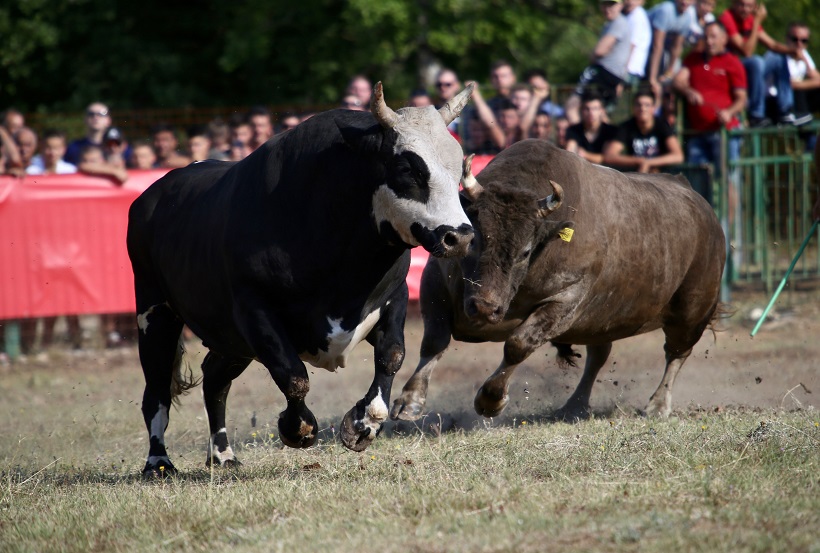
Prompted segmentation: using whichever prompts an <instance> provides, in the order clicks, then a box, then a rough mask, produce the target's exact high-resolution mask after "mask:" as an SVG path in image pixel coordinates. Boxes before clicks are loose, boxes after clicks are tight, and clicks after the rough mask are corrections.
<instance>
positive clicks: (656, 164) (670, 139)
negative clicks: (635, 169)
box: [639, 134, 683, 173]
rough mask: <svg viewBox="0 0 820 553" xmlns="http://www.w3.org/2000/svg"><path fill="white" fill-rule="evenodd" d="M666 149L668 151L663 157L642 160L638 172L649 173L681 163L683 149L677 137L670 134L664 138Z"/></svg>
mask: <svg viewBox="0 0 820 553" xmlns="http://www.w3.org/2000/svg"><path fill="white" fill-rule="evenodd" d="M666 149H667V150H669V151H668V152H667V153H665V154H663V155H660V156H657V157H650V158H648V159H644V160H643V163H642V164H641V166H640V167H639V171H640V172H641V173H649V172H650V171H652V170H653V169H658V168H660V167H665V166H667V165H675V164H677V163H683V148H681V146H680V141H679V140H678V137H677V136H675V135H674V134H672V135H669V136H667V137H666Z"/></svg>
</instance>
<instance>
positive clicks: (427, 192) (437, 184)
mask: <svg viewBox="0 0 820 553" xmlns="http://www.w3.org/2000/svg"><path fill="white" fill-rule="evenodd" d="M470 91H471V89H469V88H468V89H465V90H464V91H463V92H462V93H461V94H460V95H459V96H457V97H456V98H454V99H453V100H451V103H454V107H453V109H452V112H454V113H455V115H457V114H458V112H460V111H461V108H463V106H464V104H466V103H467V100H468V99H469V93H470ZM387 109H388V110H389V109H390V108H387ZM445 109H446V106H445V108H442V109H441V110H436V109H435V108H433V107H426V108H402V109H400V110H398V111H396V112H392V111H391V112H390V114H391V115H392V117H393V119H392V120H391V121H390V122H391V123H392V125H391V127H392V129H393V130H394V131H395V133H396V142H395V145H394V147H393V160H392V162H391V163H390V166H389V168H388V173H387V179H386V182H385V183H384V184H383V185H381V186H380V187H379V188H378V189H377V190H376V192H375V193H374V195H373V215H374V217H375V219H376V224H377V225H378V226H379V228H380V230H381V231H382V232H383V233H393V232H394V233H395V234H397V235H398V237H399V238H400V239H401V240H402V242H404V243H406V244H408V245H410V246H419V245H420V246H422V247H424V248H425V249H426V250H427V251H429V252H430V253H431V254H433V255H435V256H438V257H453V256H462V255H464V254H465V253H466V252H467V248H468V246H469V244H470V240H471V239H472V237H473V230H472V227H471V226H470V221H469V219H468V218H467V216H466V215H465V214H464V210H463V209H462V208H461V203H460V201H459V198H458V185H459V180H460V179H461V167H462V158H463V154H462V151H461V147H460V146H459V144H458V142H456V140H455V139H454V138H453V137H452V135H451V134H450V133H449V131H448V130H447V123H448V121H447V117H446V112H445V113H442V112H443V111H444V110H445ZM374 111H376V110H374ZM378 118H379V115H378V114H377V119H378ZM380 122H381V121H380ZM382 125H385V123H384V122H382ZM385 126H386V125H385Z"/></svg>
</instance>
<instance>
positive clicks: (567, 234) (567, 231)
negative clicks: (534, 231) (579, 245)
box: [558, 227, 575, 242]
mask: <svg viewBox="0 0 820 553" xmlns="http://www.w3.org/2000/svg"><path fill="white" fill-rule="evenodd" d="M573 234H575V229H571V228H569V227H567V228H562V229H561V230H559V231H558V236H559V237H560V238H561V240H563V241H564V242H569V241H570V240H572V235H573Z"/></svg>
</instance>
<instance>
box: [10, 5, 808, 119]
mask: <svg viewBox="0 0 820 553" xmlns="http://www.w3.org/2000/svg"><path fill="white" fill-rule="evenodd" d="M815 2H816V0H781V1H780V2H778V4H777V6H774V5H771V6H769V14H770V15H769V19H768V20H767V22H766V28H767V30H768V31H769V33H770V34H771V35H772V36H774V37H775V38H778V39H782V37H783V34H784V30H785V26H786V24H787V23H788V21H790V20H791V19H795V18H799V19H803V20H805V21H807V22H808V23H809V25H810V26H811V27H812V28H814V29H817V30H818V32H820V12H818V11H817V10H816V9H815V6H814V5H813V4H814V3H815ZM726 4H727V0H724V1H723V2H722V3H719V5H718V9H717V12H718V13H720V12H722V11H723V10H724V9H725V7H726ZM602 23H603V21H602V19H601V16H600V14H599V13H598V9H597V5H596V4H595V3H594V2H590V1H588V0H586V1H584V0H507V1H501V0H470V1H467V0H437V1H434V0H412V1H411V0H380V1H379V2H373V1H372V0H346V1H345V0H301V1H299V2H289V1H288V2H286V1H284V0H236V1H234V2H217V1H216V0H200V1H199V2H196V3H194V2H168V1H165V2H159V1H157V0H145V1H144V2H141V3H139V5H138V6H137V5H135V4H133V3H125V2H116V1H115V2H111V1H110V0H13V1H12V2H11V3H10V4H7V5H4V6H0V36H2V37H3V40H2V41H0V42H2V44H0V109H2V108H3V107H7V106H12V105H13V106H15V107H18V108H19V109H23V110H27V111H40V112H54V111H61V110H62V111H70V110H79V109H81V108H82V107H83V106H84V105H86V104H87V103H88V102H90V101H92V100H96V99H100V100H103V101H106V102H110V103H112V104H114V105H116V106H118V107H120V108H127V107H132V108H139V107H184V106H240V105H249V104H255V103H263V104H268V105H271V104H285V103H295V104H322V103H325V104H328V103H334V102H336V101H338V99H339V96H340V94H341V91H342V90H343V88H344V86H345V84H346V82H347V80H348V79H349V78H350V77H351V76H352V75H354V74H357V73H364V74H366V75H368V76H370V77H371V78H373V79H374V80H382V81H384V82H385V83H386V84H387V85H388V86H389V91H390V97H391V98H394V99H395V98H399V97H400V96H397V95H403V94H406V93H407V92H409V90H410V89H411V88H414V87H416V86H425V87H429V86H430V84H431V80H432V76H433V74H434V72H435V70H436V69H438V68H439V67H443V66H446V67H452V68H454V69H455V70H456V71H457V72H458V73H459V75H460V76H461V78H462V80H468V79H474V80H478V81H485V80H486V77H487V74H488V68H489V65H490V63H491V62H492V61H494V60H495V59H499V58H504V59H508V60H509V61H510V62H512V63H513V65H514V66H515V67H516V68H517V69H518V70H519V71H523V70H525V69H528V68H533V67H538V68H541V69H545V70H547V72H548V73H549V75H550V78H551V80H552V81H553V82H565V83H571V82H574V81H575V80H576V79H577V76H578V74H579V72H580V70H581V69H582V68H583V67H584V66H585V65H586V63H587V56H588V53H589V51H590V50H591V48H592V46H593V45H594V43H595V40H596V37H597V34H598V30H599V29H600V26H601V25H602Z"/></svg>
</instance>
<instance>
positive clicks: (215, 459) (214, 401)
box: [202, 351, 251, 466]
mask: <svg viewBox="0 0 820 553" xmlns="http://www.w3.org/2000/svg"><path fill="white" fill-rule="evenodd" d="M250 362H251V361H250V359H241V358H226V357H223V356H221V355H219V354H218V353H214V352H213V351H210V352H208V355H206V356H205V360H204V361H203V362H202V395H203V398H204V400H205V411H206V412H207V413H208V425H209V426H210V429H211V442H210V444H209V447H208V449H209V451H208V457H207V459H206V460H205V464H206V465H207V466H211V465H212V464H216V465H218V466H236V465H239V464H240V463H239V460H238V459H237V458H236V455H234V452H233V449H232V448H231V446H230V444H229V443H228V431H227V429H226V428H225V407H226V404H227V400H228V392H230V390H231V382H232V381H233V380H234V379H235V378H237V377H238V376H239V375H240V374H242V372H243V371H244V370H245V369H246V368H247V367H248V365H249V364H250Z"/></svg>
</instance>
